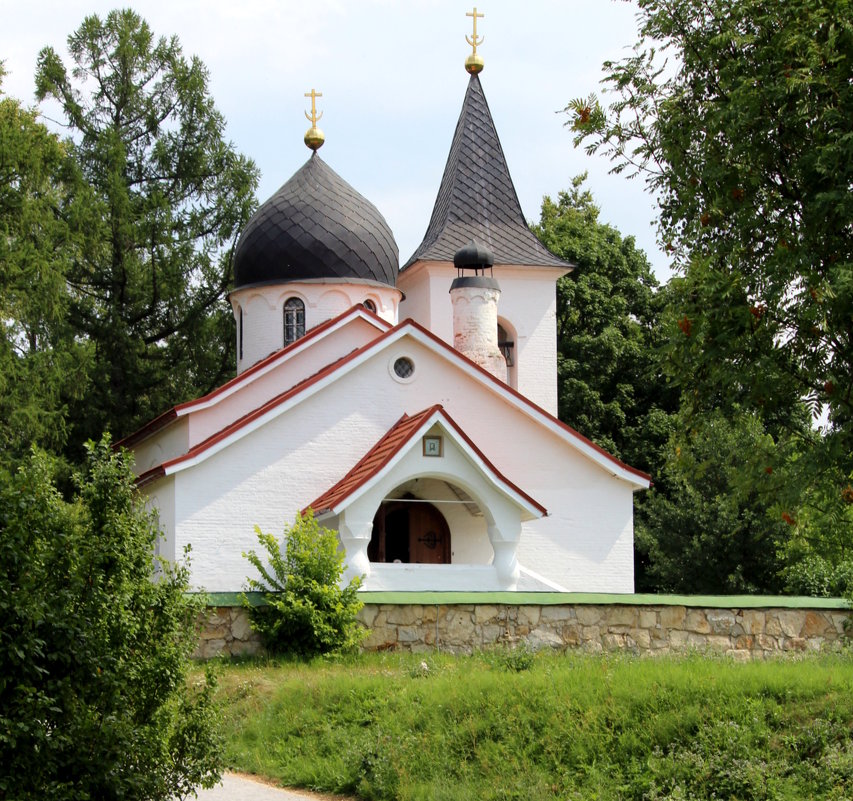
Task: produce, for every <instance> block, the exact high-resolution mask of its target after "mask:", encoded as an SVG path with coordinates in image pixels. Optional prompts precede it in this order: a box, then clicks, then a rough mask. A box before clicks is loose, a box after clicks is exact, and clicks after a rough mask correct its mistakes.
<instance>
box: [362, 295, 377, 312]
mask: <svg viewBox="0 0 853 801" xmlns="http://www.w3.org/2000/svg"><path fill="white" fill-rule="evenodd" d="M361 305H362V306H364V308H365V309H367V310H368V311H372V312H373V313H374V314H376V304H375V303H374V302H373V301H372V300H371V299H370V298H365V299H364V300H363V301H362V302H361Z"/></svg>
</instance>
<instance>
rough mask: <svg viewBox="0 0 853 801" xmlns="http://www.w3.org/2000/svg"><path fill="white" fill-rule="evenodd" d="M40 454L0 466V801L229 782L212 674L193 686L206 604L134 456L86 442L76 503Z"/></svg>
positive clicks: (165, 793)
mask: <svg viewBox="0 0 853 801" xmlns="http://www.w3.org/2000/svg"><path fill="white" fill-rule="evenodd" d="M52 467H53V466H52V463H51V462H50V460H49V459H48V457H46V456H44V455H40V454H36V455H33V456H32V457H31V458H29V459H28V460H26V461H25V462H24V463H23V464H22V465H21V467H20V469H19V470H18V472H17V473H16V474H15V475H14V476H8V475H5V474H0V798H10V799H11V798H14V799H19V800H23V799H46V798H49V799H51V800H52V801H65V800H66V799H68V800H70V799H89V798H91V799H95V798H103V799H117V798H138V799H142V798H145V799H163V800H164V801H165V799H171V798H178V797H184V796H186V795H187V793H188V792H189V791H190V790H191V789H192V788H193V787H195V786H197V785H199V784H204V785H205V786H211V785H212V784H213V783H214V782H215V781H216V780H217V779H218V777H219V772H220V770H221V764H222V740H221V735H220V732H219V726H218V711H217V708H216V707H215V705H214V703H213V689H214V685H213V680H212V678H211V676H209V675H208V676H207V677H204V676H202V677H201V678H200V680H199V681H198V682H194V683H193V685H192V686H190V684H189V682H188V681H187V674H188V670H189V667H190V664H191V663H190V654H191V653H192V651H193V649H194V648H195V645H196V642H197V620H198V615H199V612H200V606H199V603H200V602H199V601H198V600H197V599H191V598H190V597H188V596H187V594H186V593H187V590H188V588H189V586H188V583H189V574H188V571H187V568H186V566H185V565H177V566H172V565H169V564H166V563H162V564H160V565H159V573H158V576H157V578H156V580H152V579H153V578H154V577H153V575H152V574H153V571H154V568H155V564H156V563H155V561H154V558H153V553H154V545H155V542H156V539H157V537H158V536H159V531H158V529H157V527H156V526H155V525H154V522H153V520H152V517H151V515H150V514H149V513H148V512H146V510H145V508H144V506H143V503H142V499H141V498H140V496H139V493H138V492H137V491H136V489H135V486H134V476H133V473H132V472H131V470H130V463H129V460H128V458H127V457H126V456H125V455H124V454H119V453H116V452H114V451H113V450H112V448H111V446H110V444H109V441H108V440H106V439H104V440H103V441H102V442H100V443H99V444H98V445H90V446H89V447H88V463H87V466H86V469H85V471H84V472H81V473H80V474H79V475H77V476H76V491H75V492H74V497H73V498H72V500H71V501H66V500H64V499H63V498H62V496H61V495H60V493H59V491H58V490H57V489H56V487H55V483H54V481H53V480H52Z"/></svg>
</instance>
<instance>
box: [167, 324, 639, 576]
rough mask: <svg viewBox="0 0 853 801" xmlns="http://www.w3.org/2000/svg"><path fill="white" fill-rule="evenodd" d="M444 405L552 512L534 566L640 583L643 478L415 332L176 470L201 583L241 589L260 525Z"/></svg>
mask: <svg viewBox="0 0 853 801" xmlns="http://www.w3.org/2000/svg"><path fill="white" fill-rule="evenodd" d="M398 356H408V357H409V358H411V359H412V360H413V362H414V364H415V372H414V374H413V376H412V377H411V378H410V379H408V380H406V381H400V380H397V379H395V378H394V373H393V363H394V360H395V359H396V358H397V357H398ZM378 399H381V402H378ZM435 403H441V404H442V405H443V406H444V407H445V409H446V410H447V412H448V413H449V414H450V416H451V417H452V418H453V419H454V420H455V421H456V422H457V424H458V425H459V426H460V427H461V428H462V429H463V430H464V431H465V432H466V434H467V435H468V436H469V437H470V438H471V439H472V440H473V441H474V442H475V443H476V444H477V445H478V447H480V448H481V450H482V451H483V453H484V454H485V456H486V457H487V458H488V459H489V460H490V461H491V462H492V463H493V464H494V465H495V466H496V468H497V469H498V470H499V471H501V472H502V473H503V474H504V475H505V476H506V477H507V478H508V479H509V480H510V481H512V482H514V483H516V484H517V485H518V486H519V487H521V488H522V489H523V490H525V491H526V492H528V493H529V494H530V495H532V496H533V497H534V498H535V499H536V500H537V501H538V502H539V503H541V504H543V505H544V506H545V507H546V509H547V510H548V512H549V516H548V517H546V518H543V519H541V520H536V521H532V522H528V523H524V524H523V533H522V537H521V542H520V545H519V549H518V557H519V560H520V562H521V564H522V565H523V566H524V567H527V568H529V569H531V570H533V571H535V572H536V573H539V574H541V575H542V576H544V577H545V578H546V579H549V580H551V581H553V582H556V583H558V584H560V585H562V586H564V587H566V588H567V589H569V590H571V591H589V592H633V528H632V492H631V489H632V487H631V485H630V484H629V483H628V482H625V481H623V480H619V479H617V478H615V477H614V476H613V475H612V474H611V473H610V472H609V471H608V470H607V469H606V468H603V467H601V466H599V465H597V464H595V463H593V462H592V461H591V460H590V459H589V458H587V457H585V456H584V455H582V454H581V453H579V452H577V451H576V450H574V449H573V448H572V447H571V446H569V445H567V444H566V443H565V442H563V441H562V439H561V438H560V437H559V436H557V435H556V434H555V433H554V432H553V431H551V430H549V429H548V428H547V427H545V426H543V425H541V424H539V423H537V422H535V421H534V420H532V419H530V418H529V417H528V416H527V415H526V414H525V413H522V412H520V411H519V410H518V409H516V408H515V407H513V406H512V405H511V404H510V403H508V402H506V401H504V400H502V399H501V398H499V397H497V396H496V395H495V394H494V393H493V392H490V391H489V390H488V389H487V388H486V387H484V386H482V385H481V384H479V383H478V382H477V381H476V380H474V379H472V378H471V377H470V376H468V375H467V374H466V373H465V371H464V370H462V369H459V368H457V367H455V366H453V365H451V364H450V363H449V362H448V361H447V360H446V359H444V358H442V357H440V356H438V355H436V354H434V353H432V352H430V351H429V350H428V348H427V347H426V346H424V345H422V344H421V343H419V342H417V341H415V340H414V339H412V338H411V337H404V338H403V339H401V340H399V341H397V342H394V343H392V344H391V345H389V347H386V348H384V349H383V350H381V351H380V352H379V353H378V354H376V355H374V356H372V357H371V358H369V359H367V360H365V361H364V362H362V363H361V364H359V365H358V366H357V367H356V369H354V370H351V371H350V372H348V373H346V374H344V375H342V376H341V377H340V378H339V379H338V380H337V381H336V382H335V383H333V384H332V385H330V386H329V387H327V388H325V389H321V390H319V391H318V392H316V393H315V394H314V395H313V396H312V397H310V398H309V399H307V400H306V401H305V402H303V403H300V404H299V405H297V406H295V407H293V408H292V409H290V410H289V411H286V412H285V413H283V414H281V415H280V416H278V417H277V418H275V419H272V420H270V421H269V422H267V423H266V424H265V425H263V426H262V427H260V428H258V429H257V430H255V431H253V432H252V433H248V434H246V435H245V436H243V437H242V438H241V439H239V440H237V441H235V442H233V443H232V444H230V445H229V446H228V447H227V448H225V449H223V450H222V451H220V452H218V453H216V454H214V455H212V456H210V457H209V458H207V459H206V460H205V461H203V462H200V463H199V464H197V465H196V466H194V467H191V468H189V469H185V470H182V471H181V472H179V473H177V474H176V475H175V526H176V548H177V552H180V549H181V548H182V547H183V545H184V543H186V542H191V543H192V544H193V551H194V566H193V580H194V582H195V583H196V584H197V585H199V586H203V587H205V588H206V589H207V590H209V591H211V592H215V591H234V590H237V589H240V588H241V587H242V586H243V582H244V579H245V576H246V575H247V573H248V563H247V562H246V561H245V560H244V559H242V557H241V555H240V554H241V553H242V552H243V551H246V550H248V549H249V548H256V547H257V546H256V537H255V534H254V531H253V527H254V525H255V524H257V525H260V526H261V528H262V529H263V530H265V531H268V532H272V533H275V534H280V533H281V531H282V528H283V526H284V524H285V522H289V521H291V520H292V519H293V517H294V515H295V514H296V513H297V511H298V510H299V509H301V508H303V507H304V506H306V505H308V504H309V503H310V502H311V501H313V500H314V499H315V498H317V497H318V496H319V495H321V494H322V493H323V492H325V491H326V490H327V489H328V488H329V487H330V486H332V485H333V484H334V483H336V482H337V481H338V480H339V479H340V478H342V477H343V475H344V474H345V473H346V472H347V471H348V470H349V469H350V468H351V467H352V466H353V465H354V464H355V463H356V462H357V461H358V460H359V459H360V458H361V457H362V456H363V455H364V454H365V453H366V452H367V451H368V450H369V449H370V448H371V447H372V446H373V445H374V444H375V443H376V442H377V441H378V440H379V438H380V437H381V436H382V435H384V434H385V433H386V432H387V431H388V429H389V428H390V427H391V426H392V425H393V424H394V423H395V422H396V421H397V420H398V419H399V417H400V415H401V414H402V413H403V412H407V413H409V414H413V413H416V412H419V411H421V410H423V409H424V408H427V407H429V406H431V405H433V404H435ZM374 511H375V510H374ZM370 519H371V520H372V514H371V516H370ZM460 589H465V587H460Z"/></svg>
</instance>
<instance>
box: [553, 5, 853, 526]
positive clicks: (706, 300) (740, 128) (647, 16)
mask: <svg viewBox="0 0 853 801" xmlns="http://www.w3.org/2000/svg"><path fill="white" fill-rule="evenodd" d="M638 5H639V22H640V39H639V42H638V43H637V45H636V46H635V49H634V53H633V54H632V55H631V56H629V57H628V58H626V59H623V60H621V61H618V62H608V63H606V64H605V72H606V75H605V79H604V83H605V84H606V85H607V87H608V88H609V89H611V90H612V91H613V92H615V96H616V99H615V100H614V101H613V102H612V103H611V104H610V105H609V106H608V107H607V108H605V107H604V106H602V105H601V104H600V103H599V102H598V101H597V99H596V98H595V97H594V96H591V97H589V98H586V99H580V100H575V101H573V102H572V103H571V104H570V105H569V107H568V109H567V110H568V111H569V112H570V114H571V121H570V124H571V126H572V128H573V129H574V131H575V132H576V134H577V136H576V143H580V142H586V143H587V150H588V151H589V152H596V151H599V152H602V153H604V154H605V155H607V156H609V157H610V158H611V159H612V160H613V161H614V170H615V171H621V170H627V171H628V172H629V173H632V174H641V175H643V176H644V177H645V179H646V181H647V184H648V186H649V188H650V190H651V191H653V192H654V193H655V194H656V195H657V197H658V200H659V203H660V208H661V217H660V233H661V237H662V239H663V240H664V242H665V243H666V244H667V247H668V248H669V249H670V250H671V251H672V254H673V258H674V262H675V266H676V269H677V270H678V271H679V272H680V277H679V278H678V279H676V280H675V281H674V282H673V294H674V298H673V305H672V307H671V309H672V313H671V314H670V315H669V316H668V319H667V323H668V335H669V340H670V345H669V359H668V362H667V364H668V368H669V369H670V370H671V375H672V377H673V379H674V380H675V381H677V383H678V385H679V386H680V387H681V388H682V389H683V390H684V391H685V400H686V401H688V402H689V403H690V404H691V405H692V406H693V407H694V408H696V409H700V410H701V409H709V408H727V409H735V408H741V409H752V410H755V411H757V412H759V413H760V414H761V415H762V417H763V418H764V420H765V423H766V424H767V425H768V426H783V427H787V428H788V429H789V430H790V431H791V432H792V434H793V436H794V437H799V438H802V441H801V442H800V444H799V446H798V448H799V451H800V455H799V456H797V459H798V463H799V465H800V467H801V468H802V472H801V475H800V479H799V480H798V481H796V482H793V483H792V484H791V485H789V487H788V488H787V491H789V492H790V493H791V494H792V503H793V502H794V498H793V496H794V495H796V494H797V493H798V492H799V491H800V490H801V489H802V488H803V487H804V486H806V485H808V484H810V483H811V482H812V481H814V480H817V481H825V480H827V479H828V478H830V477H832V476H834V480H836V483H835V489H834V501H833V503H834V506H835V507H836V514H838V511H837V507H838V506H839V505H840V504H843V503H844V502H845V501H844V496H843V492H844V489H845V487H846V486H847V485H848V484H849V481H850V476H851V471H853V326H851V319H853V192H851V188H853V137H851V134H850V120H851V119H853V83H851V81H850V74H851V69H853V64H851V58H853V55H851V54H853V7H851V4H850V2H849V0H790V1H789V2H785V3H775V2H767V0H739V2H736V3H733V2H730V0H639V2H638ZM801 403H805V404H806V405H807V408H808V410H809V411H810V412H811V413H812V414H813V415H815V416H817V415H818V414H819V412H820V410H821V408H823V409H825V410H826V412H827V415H828V422H827V424H826V426H825V428H824V430H823V431H822V432H821V433H820V435H817V434H816V435H814V436H810V435H809V429H808V427H805V428H804V427H803V426H802V424H801V423H802V414H801V411H800V404H801ZM782 489H784V488H782Z"/></svg>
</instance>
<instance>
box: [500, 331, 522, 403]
mask: <svg viewBox="0 0 853 801" xmlns="http://www.w3.org/2000/svg"><path fill="white" fill-rule="evenodd" d="M515 339H516V337H515V332H514V330H513V328H512V326H511V325H510V324H509V323H508V322H507V321H506V320H498V348H499V349H500V352H501V353H502V354H503V357H504V359H505V360H506V382H507V384H509V385H510V386H511V387H512V388H513V389H518V364H517V362H518V358H517V355H516V354H517V349H516V347H515Z"/></svg>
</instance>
